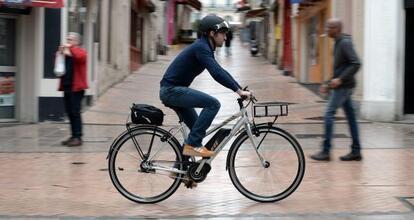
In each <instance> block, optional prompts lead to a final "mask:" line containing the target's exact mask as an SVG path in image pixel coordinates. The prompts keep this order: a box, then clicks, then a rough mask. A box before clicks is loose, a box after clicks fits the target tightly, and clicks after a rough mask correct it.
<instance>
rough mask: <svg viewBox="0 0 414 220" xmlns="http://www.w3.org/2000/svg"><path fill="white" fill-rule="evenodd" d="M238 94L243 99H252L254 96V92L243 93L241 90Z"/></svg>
mask: <svg viewBox="0 0 414 220" xmlns="http://www.w3.org/2000/svg"><path fill="white" fill-rule="evenodd" d="M237 94H239V96H240V97H241V98H243V99H250V97H251V96H252V92H250V91H243V90H241V89H239V90H237Z"/></svg>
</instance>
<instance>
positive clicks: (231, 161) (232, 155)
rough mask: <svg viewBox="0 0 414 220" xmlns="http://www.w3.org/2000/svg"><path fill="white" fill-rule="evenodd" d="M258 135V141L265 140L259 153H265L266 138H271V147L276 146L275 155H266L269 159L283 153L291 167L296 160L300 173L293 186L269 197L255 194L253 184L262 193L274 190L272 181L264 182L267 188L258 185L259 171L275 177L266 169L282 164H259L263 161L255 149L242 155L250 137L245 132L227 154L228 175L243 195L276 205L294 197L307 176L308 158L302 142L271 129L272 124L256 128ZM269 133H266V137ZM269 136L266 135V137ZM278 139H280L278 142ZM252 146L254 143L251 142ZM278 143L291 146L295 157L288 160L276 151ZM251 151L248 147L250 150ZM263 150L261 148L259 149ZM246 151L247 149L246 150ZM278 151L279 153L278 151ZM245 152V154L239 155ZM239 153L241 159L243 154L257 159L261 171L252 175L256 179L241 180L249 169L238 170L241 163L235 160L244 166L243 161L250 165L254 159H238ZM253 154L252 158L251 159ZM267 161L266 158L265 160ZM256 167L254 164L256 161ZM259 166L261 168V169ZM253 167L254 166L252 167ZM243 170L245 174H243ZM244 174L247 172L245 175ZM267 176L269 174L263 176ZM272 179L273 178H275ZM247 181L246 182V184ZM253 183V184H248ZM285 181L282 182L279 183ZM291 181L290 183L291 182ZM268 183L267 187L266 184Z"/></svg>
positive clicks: (295, 177) (282, 131)
mask: <svg viewBox="0 0 414 220" xmlns="http://www.w3.org/2000/svg"><path fill="white" fill-rule="evenodd" d="M256 129H257V130H256V132H255V133H256V134H258V135H259V138H258V139H259V140H261V137H264V139H263V141H261V142H262V145H260V146H259V149H258V150H259V151H260V150H264V149H263V148H265V147H267V145H266V144H267V143H265V139H269V138H275V139H274V140H275V141H274V142H275V143H273V144H271V147H274V148H275V149H276V150H275V151H274V152H265V154H267V155H270V156H268V157H273V155H278V154H280V155H281V156H284V157H285V158H284V157H282V158H283V159H288V158H291V160H290V162H287V163H286V164H291V161H292V160H297V165H298V166H297V171H296V174H294V178H293V177H292V181H291V183H287V185H288V186H287V187H286V188H283V189H282V190H281V192H279V193H269V195H265V194H264V193H257V192H253V191H254V190H256V189H254V190H252V189H250V188H249V187H248V186H247V185H251V187H252V188H255V187H257V188H259V189H257V191H261V190H266V189H267V188H272V187H269V186H268V185H269V184H272V182H264V186H263V187H262V188H263V189H262V188H260V186H259V183H261V182H260V181H259V180H258V179H257V176H259V175H260V172H262V171H263V170H264V171H263V172H267V174H269V173H270V174H271V175H273V174H274V172H273V173H272V171H270V170H268V171H267V170H265V169H268V168H274V167H275V165H276V166H277V164H278V163H279V161H277V160H276V161H272V162H271V163H270V162H269V167H268V168H265V167H263V166H262V165H261V164H260V159H259V157H257V156H255V155H257V154H256V152H255V151H254V149H253V148H252V147H251V146H250V148H252V152H242V151H243V150H245V147H244V146H245V145H244V144H245V142H246V141H249V142H250V140H249V136H248V134H247V132H246V131H244V132H242V133H241V134H240V135H239V136H238V137H237V138H236V140H235V141H234V142H233V144H232V146H231V148H230V150H229V153H228V158H227V164H228V172H229V176H230V179H231V181H232V183H233V185H234V186H235V187H236V189H237V190H238V191H239V192H240V193H241V194H243V195H244V196H246V197H247V198H249V199H252V200H254V201H258V202H276V201H280V200H282V199H285V198H286V197H288V196H289V195H290V194H292V193H293V192H294V191H295V190H296V189H297V188H298V187H299V185H300V183H301V181H302V179H303V176H304V174H305V157H304V154H303V150H302V148H301V146H300V144H299V142H298V141H297V140H296V139H295V138H294V137H293V136H292V135H290V134H289V133H288V132H286V131H285V130H283V129H280V128H278V127H274V126H269V125H261V126H258V127H257V128H256ZM266 133H267V134H266ZM265 134H266V136H265ZM276 137H277V138H279V139H276ZM250 143H251V142H250ZM263 143H265V144H263ZM276 143H278V144H280V143H283V145H286V146H287V145H289V146H288V147H290V148H293V150H294V153H292V155H289V157H287V155H286V154H287V153H286V152H285V151H282V150H277V148H276ZM246 145H248V143H246ZM242 148H243V149H242ZM247 148H248V147H247ZM260 148H262V149H260ZM246 151H247V149H246ZM278 151H279V152H278ZM240 152H242V153H240ZM238 154H240V156H242V155H243V154H244V155H245V157H253V160H254V157H256V160H257V163H258V164H259V165H255V166H257V167H258V168H256V169H258V171H255V172H251V171H250V172H251V173H250V175H257V176H255V177H250V176H249V175H247V177H241V175H245V173H247V174H248V172H249V171H246V170H247V169H248V167H249V166H247V165H246V166H240V167H241V168H240V169H238V170H237V171H236V166H235V163H238V162H236V161H240V163H242V161H244V162H249V163H250V162H251V160H249V159H246V158H241V159H239V158H238V157H237V155H238ZM252 155H253V156H252ZM264 159H265V160H266V158H264ZM281 163H282V162H280V163H279V164H281ZM254 164H255V162H254ZM260 166H262V167H261V168H263V169H261V168H260ZM252 167H254V166H253V165H252ZM242 170H244V171H242ZM243 172H244V173H243ZM282 172H283V170H277V172H276V174H279V173H282ZM264 176H266V175H264ZM272 180H273V179H272ZM243 181H245V182H243ZM249 181H250V182H249ZM280 182H282V181H280ZM289 182H290V181H289ZM266 184H267V185H266Z"/></svg>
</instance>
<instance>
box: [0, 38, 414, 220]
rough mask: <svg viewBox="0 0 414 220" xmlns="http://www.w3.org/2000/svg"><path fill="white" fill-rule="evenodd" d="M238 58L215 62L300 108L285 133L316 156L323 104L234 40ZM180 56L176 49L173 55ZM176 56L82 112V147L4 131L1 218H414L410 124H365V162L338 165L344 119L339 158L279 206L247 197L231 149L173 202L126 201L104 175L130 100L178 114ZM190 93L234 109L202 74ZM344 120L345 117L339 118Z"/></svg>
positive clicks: (35, 133)
mask: <svg viewBox="0 0 414 220" xmlns="http://www.w3.org/2000/svg"><path fill="white" fill-rule="evenodd" d="M233 49H234V51H233V52H234V53H233V54H235V55H233V56H232V57H225V56H224V53H221V54H220V55H219V57H218V59H219V61H220V62H221V63H222V64H223V66H225V67H226V69H228V70H229V71H230V72H231V73H232V74H233V75H234V77H235V78H236V79H237V80H239V81H240V82H241V84H243V85H249V88H251V89H253V90H254V92H255V94H256V96H257V97H258V99H260V100H261V101H275V100H278V101H287V102H291V103H295V104H294V105H291V107H290V109H289V116H288V117H283V118H281V119H280V121H279V122H280V123H279V124H278V126H279V127H281V128H283V129H286V130H288V131H289V132H291V133H292V134H294V135H295V136H296V138H297V139H298V140H299V142H300V143H301V145H302V147H303V149H304V152H305V154H306V155H309V154H311V153H314V152H315V151H317V150H318V149H319V145H320V142H321V140H322V131H323V130H322V124H321V121H320V120H315V119H317V118H318V117H321V116H322V112H323V108H324V102H323V100H322V99H321V98H320V97H318V96H316V95H315V94H314V93H312V92H310V91H309V90H307V89H306V88H304V87H302V86H301V85H300V84H297V83H296V82H295V80H294V79H293V78H292V77H289V76H283V75H281V74H280V73H279V72H278V71H277V70H276V67H275V66H274V65H271V64H269V63H268V62H267V61H265V60H264V59H263V58H260V57H250V56H249V54H248V49H247V48H244V46H242V45H240V44H238V43H237V42H235V45H234V48H233ZM173 52H174V51H173ZM174 55H175V53H170V55H168V56H163V57H161V58H160V59H159V60H158V61H157V62H154V63H149V64H147V65H144V66H143V67H142V68H141V69H140V70H139V72H138V73H135V74H131V75H130V76H129V77H127V78H126V79H125V80H124V81H123V82H121V83H119V84H117V85H115V86H114V87H113V88H111V89H109V90H108V91H107V92H106V93H105V94H104V95H103V96H101V97H100V99H99V100H98V101H97V102H96V103H95V105H94V106H92V107H90V108H89V109H88V110H87V111H86V112H85V113H84V114H83V118H84V121H85V123H86V124H85V128H84V130H85V137H84V140H85V144H84V146H82V147H77V148H68V147H64V146H61V145H60V141H62V140H64V139H66V138H67V135H68V133H69V130H68V125H67V124H65V123H48V122H46V123H40V124H26V125H25V124H23V125H14V124H0V161H1V162H2V163H0V170H1V172H0V218H3V219H62V218H63V219H139V218H151V219H195V218H197V219H282V220H293V219H307V220H313V219H323V220H324V219H334V220H348V219H358V220H368V219H369V220H371V219H372V220H383V219H384V220H394V219H399V220H400V219H404V220H405V219H406V220H408V219H410V220H411V219H414V175H413V172H412V165H413V162H412V161H413V159H414V126H413V124H410V123H409V122H407V123H375V122H368V121H360V122H361V123H360V127H361V137H362V138H361V139H362V145H363V148H364V150H363V155H364V160H363V161H361V162H341V161H339V160H338V156H340V155H342V154H345V153H347V152H348V146H349V144H350V140H349V133H348V130H347V129H348V128H347V125H346V123H345V122H344V121H341V120H340V121H339V122H338V124H337V126H336V130H335V136H336V137H337V138H336V139H335V142H334V144H335V149H334V151H333V158H334V160H333V161H331V162H328V163H320V162H314V161H311V160H307V164H306V166H307V167H306V174H305V177H304V180H303V182H302V184H301V185H300V187H299V188H298V190H297V191H296V192H295V193H293V194H292V195H291V196H290V197H288V198H286V199H285V200H282V201H280V202H277V203H268V204H262V203H257V202H254V201H251V200H249V199H247V198H245V197H244V196H243V195H241V194H240V193H239V192H238V191H237V190H236V189H235V188H234V186H233V185H232V183H231V181H230V179H229V176H228V174H227V171H226V170H225V160H226V153H227V150H228V148H229V146H226V148H225V151H224V152H223V153H222V154H221V155H219V156H218V158H217V159H216V160H214V162H213V164H212V171H211V172H210V174H209V176H208V178H207V179H206V181H204V182H203V183H200V184H199V186H198V187H197V188H195V189H186V188H184V187H180V188H179V190H178V191H177V192H176V193H175V194H174V195H172V196H171V197H170V198H168V199H167V200H165V201H163V202H160V203H158V204H151V205H142V204H136V203H133V202H131V201H129V200H127V199H125V198H124V197H122V196H121V195H120V194H119V193H118V192H117V191H116V189H115V188H114V187H113V185H112V183H111V180H110V178H109V176H108V171H107V160H106V156H107V152H108V149H109V146H110V144H111V142H112V141H113V140H114V139H115V137H116V136H117V135H118V134H120V133H121V132H122V131H123V130H125V127H124V126H123V124H124V122H125V120H126V116H127V113H128V107H129V106H130V104H131V103H132V102H136V103H148V104H153V105H156V106H158V107H161V108H163V110H164V111H165V112H166V114H167V116H166V120H165V125H166V128H170V127H172V126H175V125H176V124H177V117H176V116H175V115H174V114H173V113H172V112H171V111H170V110H169V109H166V108H164V107H163V106H162V104H161V103H160V102H159V101H158V88H159V85H158V82H159V80H160V77H161V75H162V73H163V71H164V70H165V68H166V67H167V65H168V63H169V62H170V61H171V59H172V58H173V57H174ZM193 87H194V88H197V89H200V90H203V91H205V92H208V93H210V94H212V95H213V96H215V97H217V98H218V99H219V100H220V102H221V103H222V109H221V110H220V113H219V116H218V117H217V119H216V120H215V122H214V123H217V122H219V121H221V120H223V119H225V118H226V117H228V116H230V115H231V114H232V113H234V112H236V111H237V110H238V107H237V104H236V103H235V102H234V100H235V98H236V96H235V95H234V94H233V93H232V92H231V91H230V90H228V89H225V88H222V86H221V85H219V84H218V83H216V82H214V81H212V79H211V76H210V75H209V74H208V73H204V74H202V75H201V76H200V77H199V78H197V80H196V81H195V83H194V86H193ZM341 116H342V115H341V114H340V115H339V117H341Z"/></svg>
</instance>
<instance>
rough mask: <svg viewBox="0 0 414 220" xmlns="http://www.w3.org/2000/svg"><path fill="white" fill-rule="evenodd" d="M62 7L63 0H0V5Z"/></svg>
mask: <svg viewBox="0 0 414 220" xmlns="http://www.w3.org/2000/svg"><path fill="white" fill-rule="evenodd" d="M2 6H6V7H44V8H62V7H63V0H0V7H2Z"/></svg>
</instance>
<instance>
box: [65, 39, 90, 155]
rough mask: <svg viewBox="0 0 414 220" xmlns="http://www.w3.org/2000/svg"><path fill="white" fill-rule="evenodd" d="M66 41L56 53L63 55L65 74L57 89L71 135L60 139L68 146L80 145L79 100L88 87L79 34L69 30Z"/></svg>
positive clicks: (83, 51)
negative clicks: (62, 100) (62, 93)
mask: <svg viewBox="0 0 414 220" xmlns="http://www.w3.org/2000/svg"><path fill="white" fill-rule="evenodd" d="M66 41H67V43H66V44H64V45H61V46H60V47H59V50H58V52H57V53H61V54H63V55H65V74H64V75H63V76H62V77H61V78H60V85H59V91H63V92H64V102H65V110H66V114H67V115H68V117H69V120H70V126H71V131H72V136H71V137H70V138H69V139H67V140H65V141H62V145H66V146H69V147H74V146H81V145H82V118H81V101H82V98H83V96H84V95H85V89H87V88H88V82H87V79H86V61H87V53H86V50H85V49H83V48H81V47H80V46H79V45H80V42H81V36H80V35H79V34H78V33H75V32H70V33H69V34H68V36H67V39H66Z"/></svg>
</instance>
